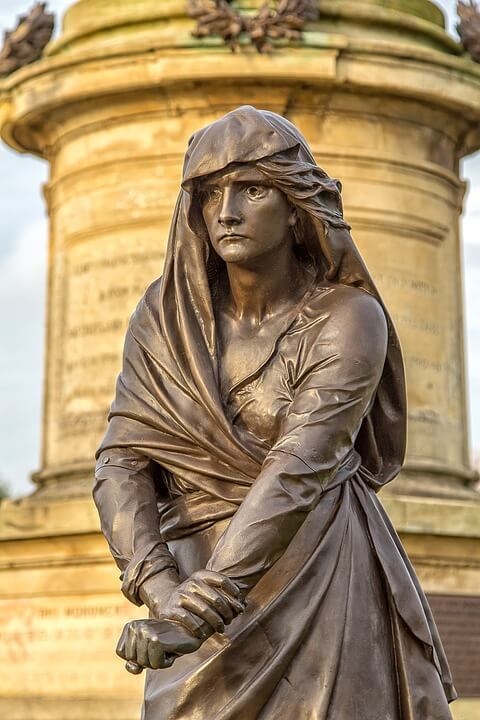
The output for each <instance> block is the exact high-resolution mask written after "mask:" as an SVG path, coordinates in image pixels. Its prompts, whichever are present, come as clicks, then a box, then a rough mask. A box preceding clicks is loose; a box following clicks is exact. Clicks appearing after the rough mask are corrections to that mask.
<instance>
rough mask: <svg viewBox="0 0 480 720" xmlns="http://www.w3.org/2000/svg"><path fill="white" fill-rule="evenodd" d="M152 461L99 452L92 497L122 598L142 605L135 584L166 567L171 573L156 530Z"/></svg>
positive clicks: (114, 451) (125, 452) (171, 561)
mask: <svg viewBox="0 0 480 720" xmlns="http://www.w3.org/2000/svg"><path fill="white" fill-rule="evenodd" d="M153 464H154V463H153V461H152V460H149V459H148V458H146V457H144V456H143V455H141V454H140V453H137V452H135V451H134V450H131V449H125V448H112V449H109V450H103V451H102V452H101V453H100V455H99V457H98V460H97V465H96V469H95V487H94V490H93V496H94V499H95V503H96V505H97V508H98V512H99V515H100V520H101V527H102V532H103V534H104V535H105V538H106V539H107V542H108V544H109V547H110V551H111V553H112V555H113V557H114V560H115V562H116V563H117V565H118V567H119V568H120V571H121V574H120V579H121V580H122V592H123V594H124V595H125V596H126V597H127V598H128V599H129V600H130V601H131V602H132V603H134V604H135V605H142V604H143V602H142V600H141V599H140V596H139V590H140V586H141V585H142V583H143V582H145V580H148V578H150V577H152V576H153V575H156V574H157V573H159V572H161V571H162V570H166V569H167V568H174V569H177V565H176V563H175V560H174V559H173V557H172V555H171V554H170V552H169V550H168V547H167V545H166V543H164V542H163V541H162V538H161V535H160V530H159V525H160V523H159V514H158V506H157V494H156V489H155V482H154V479H153Z"/></svg>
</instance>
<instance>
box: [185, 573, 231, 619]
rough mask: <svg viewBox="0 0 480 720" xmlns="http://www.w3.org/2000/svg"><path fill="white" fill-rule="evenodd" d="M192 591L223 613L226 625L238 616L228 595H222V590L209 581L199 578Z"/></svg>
mask: <svg viewBox="0 0 480 720" xmlns="http://www.w3.org/2000/svg"><path fill="white" fill-rule="evenodd" d="M191 592H192V593H194V594H195V595H197V596H198V597H200V599H202V600H204V601H205V602H206V603H207V604H208V605H210V606H211V607H213V608H214V609H215V610H216V611H217V612H218V613H219V615H221V617H222V618H223V620H224V622H225V624H226V625H229V624H230V623H231V622H232V620H233V618H234V617H236V614H237V613H235V612H234V611H233V610H232V608H231V606H230V604H229V602H228V600H227V599H226V596H225V595H222V594H221V591H219V590H214V589H213V588H211V587H210V586H209V585H207V583H205V582H201V581H200V580H197V581H196V582H195V584H194V585H193V587H192V590H191Z"/></svg>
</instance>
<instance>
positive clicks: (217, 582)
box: [195, 570, 242, 598]
mask: <svg viewBox="0 0 480 720" xmlns="http://www.w3.org/2000/svg"><path fill="white" fill-rule="evenodd" d="M195 575H196V576H197V577H198V578H199V579H200V580H203V581H204V582H206V583H207V584H208V585H211V586H212V587H216V588H221V589H222V590H224V591H225V592H226V593H227V594H228V595H231V596H232V597H234V598H241V596H242V591H241V590H240V588H239V587H238V586H237V585H236V584H235V583H234V582H233V580H230V578H229V577H227V576H226V575H221V574H220V573H217V572H214V571H213V570H200V571H198V572H197V573H195Z"/></svg>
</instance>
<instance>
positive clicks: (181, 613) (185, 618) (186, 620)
mask: <svg viewBox="0 0 480 720" xmlns="http://www.w3.org/2000/svg"><path fill="white" fill-rule="evenodd" d="M165 617H166V618H169V619H171V620H175V621H177V622H178V623H180V625H183V627H184V628H185V629H186V630H188V632H190V633H192V635H193V636H194V637H195V638H198V639H199V640H204V639H205V630H204V628H203V627H202V623H201V620H200V619H199V618H198V617H196V615H195V614H192V613H191V612H189V611H188V610H186V609H185V608H184V607H178V608H177V609H175V610H172V611H170V612H168V613H166V614H165Z"/></svg>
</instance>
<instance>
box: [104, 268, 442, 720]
mask: <svg viewBox="0 0 480 720" xmlns="http://www.w3.org/2000/svg"><path fill="white" fill-rule="evenodd" d="M159 292H160V286H159V283H155V284H154V285H153V286H151V288H150V289H149V291H148V292H147V295H146V297H145V299H144V300H143V301H142V303H141V304H140V306H139V308H138V310H137V312H136V314H135V316H134V318H133V319H132V323H131V326H130V331H129V334H128V336H127V343H126V352H125V366H124V370H123V373H122V376H121V379H120V381H119V387H118V389H117V399H116V403H115V404H114V407H113V411H112V419H113V420H115V418H125V417H128V423H127V425H128V428H127V430H128V432H127V431H125V432H124V431H123V424H120V425H119V424H118V423H117V427H116V428H115V423H114V427H113V430H111V432H110V434H109V435H107V438H106V440H105V441H104V443H103V445H102V448H101V451H100V453H99V456H98V462H97V472H96V475H97V485H96V490H95V497H96V501H97V504H98V507H99V511H100V515H101V518H102V528H103V531H104V533H105V535H106V537H107V539H108V541H109V543H110V547H111V549H112V553H113V555H114V557H115V558H116V560H117V563H118V565H119V567H120V568H121V570H122V577H123V589H124V592H125V594H126V595H127V596H128V597H129V598H130V599H131V600H132V601H133V602H136V603H137V604H138V603H139V602H140V601H139V598H138V589H139V586H140V584H141V582H143V581H144V580H145V579H146V578H147V577H150V576H151V575H152V574H153V573H155V572H159V571H161V570H162V569H163V568H165V567H171V566H173V565H174V564H176V565H177V566H178V569H179V573H180V577H182V578H183V577H188V575H189V574H190V573H191V572H193V571H194V570H197V569H199V568H203V567H208V568H209V569H212V570H215V571H217V572H221V573H224V574H226V575H228V576H229V577H231V578H232V579H233V580H234V581H235V582H236V583H237V584H238V585H239V586H240V587H242V588H243V590H244V592H245V593H247V610H246V612H245V613H244V614H243V615H242V616H240V617H238V618H236V619H235V620H234V621H233V623H232V624H231V625H230V626H229V627H228V628H227V629H226V631H225V633H224V634H222V635H220V634H215V635H214V636H212V637H211V638H210V639H209V640H207V641H206V642H205V643H204V644H203V646H202V647H201V648H200V649H199V650H198V651H197V652H196V653H194V654H192V655H187V656H183V657H182V658H179V659H178V660H177V661H176V662H175V664H174V665H173V667H172V668H169V669H167V670H160V671H149V672H148V677H147V683H146V690H145V703H144V719H145V720H187V719H189V720H213V719H215V720H227V719H228V720H255V719H256V718H259V719H264V720H274V719H275V718H278V717H282V718H286V720H297V719H300V720H327V719H328V720H343V719H344V718H345V720H346V719H347V718H348V719H350V718H355V719H356V720H449V718H451V714H450V711H449V709H448V700H451V699H453V698H454V697H455V691H454V689H453V686H452V683H451V679H450V675H449V671H448V665H447V663H446V659H445V657H444V653H443V650H442V646H441V643H440V641H439V638H438V634H437V631H436V628H435V625H434V622H433V619H432V616H431V613H430V610H429V607H428V604H427V601H426V599H425V597H424V595H423V592H422V590H421V589H420V587H419V584H418V581H417V579H416V577H415V574H414V571H413V569H412V567H411V565H410V563H409V561H408V559H407V557H406V555H405V553H404V551H403V549H402V547H401V544H400V541H399V539H398V537H397V535H396V533H395V531H394V529H393V528H392V526H391V524H390V522H389V520H388V518H387V517H386V515H385V512H384V510H383V508H382V506H381V504H380V502H379V500H378V499H377V496H376V490H378V486H379V483H378V481H377V479H376V477H375V475H374V474H373V473H372V472H371V470H370V469H369V468H368V467H366V465H365V464H364V463H363V458H362V456H361V452H360V450H361V447H362V446H361V444H360V443H359V442H358V440H359V435H360V432H361V429H362V427H364V426H365V421H366V419H368V417H369V416H370V414H371V412H372V407H373V404H374V402H375V400H376V399H377V400H378V385H379V383H380V381H381V378H382V376H383V374H384V372H385V360H386V353H387V346H388V342H389V328H388V325H387V322H386V317H385V314H384V311H383V309H382V307H381V305H380V304H379V302H378V301H377V300H376V299H375V298H374V297H372V295H370V294H368V293H366V292H364V291H363V290H359V289H357V288H352V287H348V286H346V285H342V284H332V283H327V282H323V283H320V284H315V286H314V287H312V288H311V289H310V291H309V292H308V293H307V295H306V297H305V298H304V301H303V304H302V305H301V306H300V307H297V308H294V309H293V310H292V313H291V314H290V315H289V316H287V317H285V319H284V323H283V328H282V329H281V330H280V332H277V333H275V336H274V338H273V340H274V341H273V342H272V343H271V345H270V346H269V347H268V348H266V351H265V355H264V357H263V359H262V362H261V364H260V365H259V367H257V368H255V369H254V370H253V371H250V372H249V373H248V374H247V375H246V377H245V378H244V379H243V380H242V381H241V382H240V383H237V384H236V386H235V387H233V388H224V391H223V393H222V397H221V403H222V407H223V409H224V412H225V419H226V423H227V433H228V432H230V438H229V441H230V442H231V443H232V445H236V446H238V445H241V447H242V448H243V455H241V454H240V453H239V452H238V451H237V452H236V453H235V452H233V453H232V455H231V457H230V458H229V457H228V454H227V453H226V452H224V448H223V447H222V444H221V442H220V434H219V437H218V438H217V445H216V438H215V433H214V432H213V430H212V426H211V425H209V424H208V423H206V422H205V421H203V425H201V427H200V428H199V427H198V426H197V424H196V423H197V422H198V421H199V418H201V417H203V416H202V415H201V414H199V407H198V405H199V402H198V400H195V399H194V398H192V397H191V396H190V397H188V400H185V397H184V396H183V395H182V394H181V393H180V392H178V397H180V398H183V399H181V400H179V399H178V397H177V398H175V396H174V395H172V397H171V405H170V406H169V409H168V413H169V417H172V416H173V415H174V413H175V422H177V421H178V422H179V423H180V422H183V426H182V432H185V433H187V434H190V435H191V436H192V437H193V443H195V442H196V441H197V440H196V439H197V438H198V433H200V434H201V435H202V447H201V449H199V450H198V452H197V453H195V451H193V453H190V456H188V457H187V456H185V455H184V454H182V451H181V447H179V446H181V440H178V439H177V438H176V437H175V436H174V435H172V436H171V437H169V436H168V434H167V433H164V435H161V434H159V431H158V423H159V422H160V421H159V420H158V418H157V417H156V414H158V413H159V412H165V405H166V403H165V401H164V403H163V405H162V408H160V409H159V408H158V406H157V404H156V400H155V396H154V394H153V392H152V388H154V387H155V383H154V382H153V378H156V382H157V383H159V382H161V378H162V377H165V367H164V366H162V356H161V351H162V348H161V346H160V345H155V343H154V341H153V340H152V338H155V337H159V336H160V335H161V328H160V327H159V326H157V325H156V323H157V322H158V320H157V315H156V313H155V312H154V308H155V307H156V306H157V301H158V294H159ZM155 364H157V365H158V366H159V367H160V366H162V367H163V375H162V373H161V372H156V371H155ZM159 378H160V380H159ZM180 383H181V379H180V378H179V379H178V381H177V383H176V384H177V387H178V386H179V385H180ZM163 392H164V393H165V388H163ZM132 397H135V401H133V400H132ZM128 408H129V409H128ZM202 409H203V410H204V408H202ZM142 413H143V416H142ZM182 414H183V415H182ZM145 416H147V421H145V420H144V421H143V423H144V426H143V430H142V431H140V430H139V431H138V432H136V431H135V427H136V423H139V422H140V421H139V418H140V417H143V418H145ZM148 418H150V421H148ZM154 426H155V433H154V437H155V443H156V444H155V443H154V442H153V439H152V437H153V435H152V436H150V435H151V434H152V433H153V428H154ZM122 432H124V434H123V435H122ZM127 438H128V441H127ZM184 442H186V440H185V441H184ZM209 461H210V463H209ZM255 463H256V466H255V465H254V469H253V472H252V467H251V466H252V464H255ZM157 503H158V504H157ZM157 507H158V510H157Z"/></svg>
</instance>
